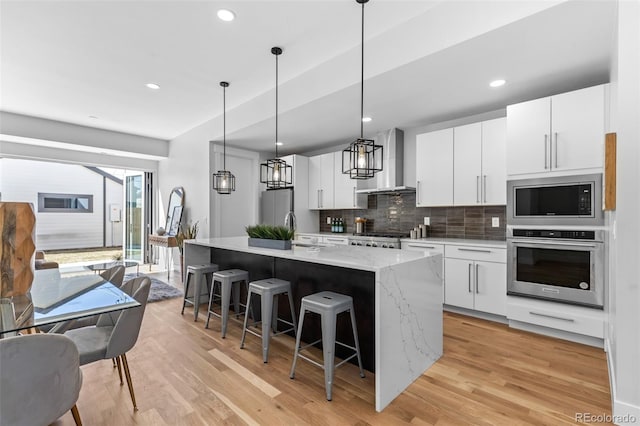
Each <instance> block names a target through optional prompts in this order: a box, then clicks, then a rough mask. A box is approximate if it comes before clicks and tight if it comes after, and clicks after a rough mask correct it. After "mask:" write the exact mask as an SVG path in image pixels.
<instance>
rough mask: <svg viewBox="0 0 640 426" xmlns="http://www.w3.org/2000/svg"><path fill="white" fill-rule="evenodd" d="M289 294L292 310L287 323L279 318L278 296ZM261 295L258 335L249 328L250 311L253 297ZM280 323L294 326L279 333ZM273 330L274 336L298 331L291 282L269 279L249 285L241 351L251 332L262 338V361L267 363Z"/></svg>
mask: <svg viewBox="0 0 640 426" xmlns="http://www.w3.org/2000/svg"><path fill="white" fill-rule="evenodd" d="M285 293H286V294H287V295H288V296H289V308H290V309H291V320H292V321H293V322H289V321H285V320H283V319H281V318H278V295H280V294H285ZM252 294H259V295H260V298H261V303H260V307H261V316H262V318H261V321H260V322H261V323H262V334H261V335H260V334H258V333H256V332H255V331H253V330H249V328H248V327H247V320H248V319H249V309H250V307H251V295H252ZM278 321H281V322H284V323H285V324H288V325H290V326H292V327H291V328H288V329H286V330H284V331H280V332H278ZM271 328H273V333H274V334H273V335H274V336H277V335H279V334H282V333H288V332H289V331H291V330H293V331H294V333H295V332H296V331H297V329H298V328H297V327H296V314H295V312H294V310H293V297H292V296H291V283H290V282H289V281H285V280H281V279H278V278H267V279H264V280H259V281H253V282H251V283H249V292H248V293H247V307H246V309H245V312H244V325H243V327H242V339H241V340H240V349H244V338H245V336H246V333H247V332H249V333H251V334H253V335H254V336H257V337H262V361H263V362H267V361H268V359H269V340H270V339H271V333H270V329H271Z"/></svg>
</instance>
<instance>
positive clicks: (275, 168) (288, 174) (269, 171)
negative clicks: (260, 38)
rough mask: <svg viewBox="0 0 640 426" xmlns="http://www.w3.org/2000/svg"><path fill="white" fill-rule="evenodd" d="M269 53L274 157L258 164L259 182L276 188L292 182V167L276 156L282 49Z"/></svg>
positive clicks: (284, 186) (268, 187)
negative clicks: (272, 60)
mask: <svg viewBox="0 0 640 426" xmlns="http://www.w3.org/2000/svg"><path fill="white" fill-rule="evenodd" d="M271 53H273V54H274V55H275V57H276V157H275V158H272V159H270V160H267V161H265V162H264V163H262V164H260V182H261V183H264V184H266V185H267V189H278V188H286V187H287V186H290V185H291V184H292V183H293V180H292V179H293V168H292V167H291V165H290V164H287V162H286V161H284V160H282V159H280V158H278V56H279V55H281V54H282V49H281V48H279V47H272V48H271Z"/></svg>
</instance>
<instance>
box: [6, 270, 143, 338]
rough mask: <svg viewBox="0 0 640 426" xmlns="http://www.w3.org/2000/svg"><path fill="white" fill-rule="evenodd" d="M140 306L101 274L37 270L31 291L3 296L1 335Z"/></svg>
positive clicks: (9, 334) (10, 334)
mask: <svg viewBox="0 0 640 426" xmlns="http://www.w3.org/2000/svg"><path fill="white" fill-rule="evenodd" d="M136 306H140V303H138V302H137V301H136V300H135V299H134V298H132V297H131V296H129V295H127V294H126V293H125V292H123V291H122V290H120V289H119V288H118V287H116V286H115V285H114V284H112V283H110V282H108V281H105V280H104V279H103V278H102V277H101V276H100V275H94V274H89V275H77V276H61V275H60V272H59V270H58V269H41V270H36V271H35V274H34V279H33V284H32V286H31V291H30V292H29V293H27V294H25V295H21V296H12V297H6V298H1V299H0V337H8V336H13V335H15V334H16V333H17V332H19V331H21V330H27V329H31V328H32V327H36V328H37V327H40V326H43V325H49V324H56V323H59V322H64V321H70V320H74V319H79V318H84V317H88V316H93V315H99V314H104V313H108V312H114V311H120V310H124V309H130V308H134V307H136Z"/></svg>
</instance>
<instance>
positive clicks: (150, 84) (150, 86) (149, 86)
mask: <svg viewBox="0 0 640 426" xmlns="http://www.w3.org/2000/svg"><path fill="white" fill-rule="evenodd" d="M145 86H147V87H148V88H149V89H153V90H158V89H159V88H160V86H159V85H158V84H156V83H147V84H146V85H145Z"/></svg>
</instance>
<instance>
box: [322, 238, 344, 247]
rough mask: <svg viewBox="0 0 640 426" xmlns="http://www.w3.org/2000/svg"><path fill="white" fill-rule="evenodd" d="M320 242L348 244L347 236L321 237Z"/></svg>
mask: <svg viewBox="0 0 640 426" xmlns="http://www.w3.org/2000/svg"><path fill="white" fill-rule="evenodd" d="M322 242H323V243H327V244H336V245H343V246H346V245H349V238H348V237H322Z"/></svg>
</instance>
